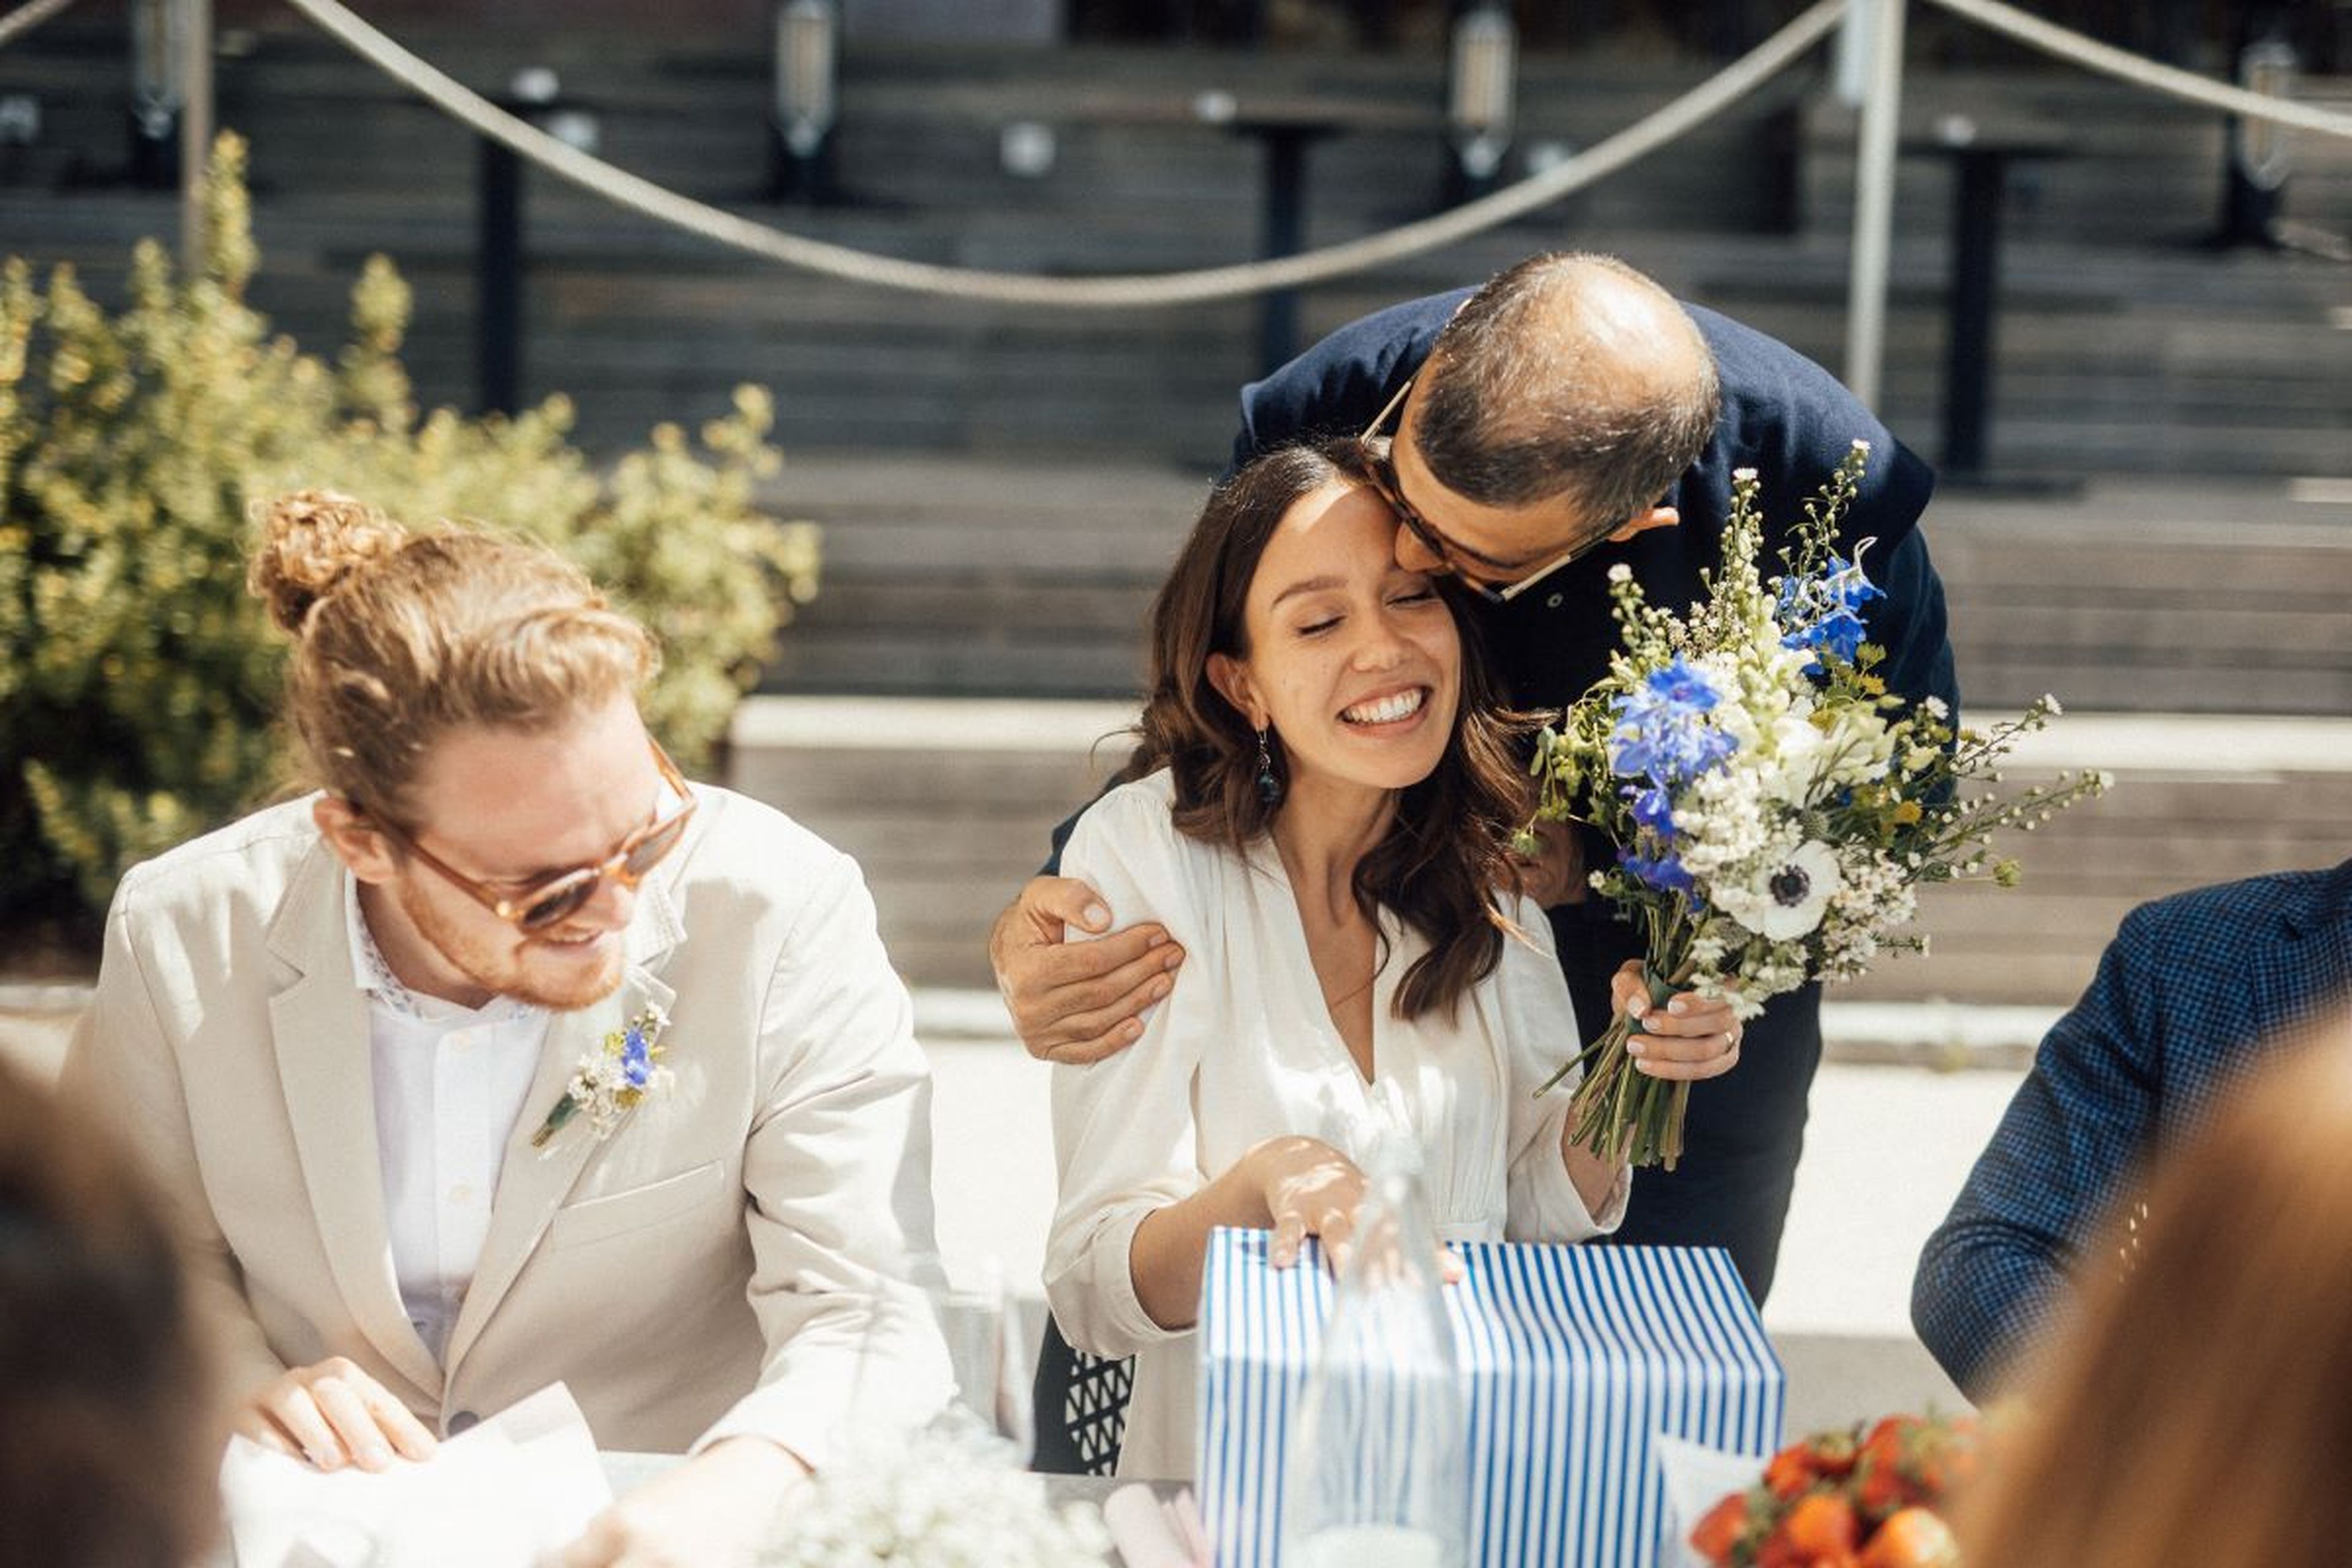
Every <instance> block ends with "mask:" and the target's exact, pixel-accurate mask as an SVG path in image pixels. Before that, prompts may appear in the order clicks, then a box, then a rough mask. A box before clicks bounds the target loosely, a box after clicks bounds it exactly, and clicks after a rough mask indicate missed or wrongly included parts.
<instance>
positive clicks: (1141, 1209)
mask: <svg viewBox="0 0 2352 1568" xmlns="http://www.w3.org/2000/svg"><path fill="white" fill-rule="evenodd" d="M1212 855H1213V851H1209V850H1207V849H1206V848H1205V847H1202V846H1198V845H1194V844H1192V843H1190V842H1189V841H1186V840H1184V839H1182V838H1181V837H1180V836H1179V835H1178V834H1177V832H1176V830H1175V826H1174V825H1173V823H1172V822H1171V819H1170V816H1169V811H1168V806H1167V803H1166V800H1165V798H1164V796H1162V795H1159V794H1157V793H1155V792H1153V791H1151V790H1150V789H1148V788H1147V787H1145V786H1144V785H1140V784H1138V785H1129V786H1126V787H1124V788H1121V789H1118V790H1115V791H1113V792H1112V793H1111V794H1109V795H1106V796H1104V797H1103V798H1102V799H1101V800H1099V801H1097V802H1096V803H1095V805H1093V806H1092V807H1091V808H1089V809H1088V810H1087V813H1086V815H1085V816H1083V817H1081V818H1080V819H1079V821H1078V824H1077V827H1076V830H1075V831H1074V832H1073V833H1072V834H1071V836H1070V841H1069V846H1068V847H1067V848H1066V850H1065V851H1064V852H1063V856H1062V874H1063V875H1064V876H1066V877H1077V878H1080V879H1084V880H1085V881H1086V882H1087V883H1088V884H1089V885H1091V886H1092V887H1093V888H1094V889H1095V890H1096V891H1097V893H1099V894H1101V895H1102V899H1103V901H1104V903H1105V905H1106V906H1107V907H1108V909H1109V910H1110V911H1111V924H1112V927H1113V929H1117V928H1119V927H1123V926H1128V925H1131V924H1133V923H1135V922H1136V921H1146V920H1150V921H1159V922H1160V924H1162V925H1164V926H1165V927H1167V929H1168V933H1169V935H1170V936H1171V938H1172V939H1173V940H1175V941H1176V942H1180V943H1181V944H1182V945H1183V947H1184V950H1185V952H1186V953H1187V954H1188V955H1190V956H1191V957H1192V967H1193V968H1194V969H1196V970H1203V971H1205V964H1204V963H1203V961H1204V960H1206V959H1208V958H1209V957H1210V956H1211V954H1212V953H1213V951H1214V946H1213V942H1212V941H1211V940H1210V939H1211V938H1212V936H1213V931H1212V927H1213V924H1214V923H1215V917H1214V914H1213V900H1214V897H1215V894H1214V889H1213V867H1212V865H1211V863H1210V861H1211V856H1212ZM1072 940H1076V941H1085V940H1089V939H1087V937H1085V936H1084V935H1083V933H1074V934H1073V937H1072ZM1216 979H1217V977H1216V976H1215V975H1213V974H1210V973H1205V972H1203V973H1194V974H1192V976H1191V977H1190V979H1189V980H1188V979H1187V978H1185V977H1184V976H1183V975H1181V974H1180V975H1179V977H1178V979H1177V981H1176V984H1175V986H1174V988H1173V989H1172V990H1171V993H1170V994H1169V996H1168V998H1167V1000H1165V1001H1163V1002H1161V1003H1160V1004H1158V1005H1155V1006H1153V1007H1151V1008H1150V1009H1148V1010H1147V1011H1146V1013H1145V1015H1144V1026H1143V1035H1142V1037H1141V1038H1140V1039H1139V1040H1137V1041H1136V1042H1135V1044H1133V1045H1131V1046H1129V1047H1127V1048H1126V1049H1125V1050H1122V1051H1118V1052H1116V1053H1115V1054H1113V1055H1111V1056H1109V1057H1108V1058H1104V1059H1103V1060H1101V1061H1098V1062H1095V1063H1092V1064H1090V1065H1088V1066H1085V1067H1069V1066H1056V1067H1055V1068H1054V1087H1053V1103H1054V1150H1055V1158H1056V1160H1057V1162H1058V1163H1059V1165H1060V1171H1061V1196H1060V1200H1059V1204H1058V1206H1057V1207H1056V1209H1055V1214H1054V1226H1053V1230H1052V1233H1051V1235H1050V1236H1049V1237H1047V1240H1046V1247H1045V1295H1046V1299H1047V1300H1048V1301H1049V1302H1051V1304H1052V1306H1053V1310H1054V1317H1055V1321H1057V1322H1058V1323H1060V1325H1061V1328H1062V1332H1063V1333H1064V1334H1065V1335H1066V1337H1067V1338H1068V1340H1069V1342H1070V1343H1071V1344H1073V1345H1075V1346H1076V1347H1077V1348H1078V1349H1080V1350H1083V1351H1087V1352H1090V1353H1092V1354H1095V1355H1100V1356H1125V1355H1132V1354H1134V1353H1135V1352H1136V1351H1137V1350H1139V1349H1140V1348H1141V1347H1143V1346H1145V1345H1148V1344H1152V1343H1156V1342H1160V1341H1164V1340H1168V1339H1172V1338H1174V1337H1176V1336H1177V1335H1178V1334H1180V1333H1181V1332H1183V1331H1181V1330H1170V1329H1163V1328H1161V1327H1160V1325H1159V1324H1157V1323H1155V1322H1153V1321H1152V1320H1151V1316H1150V1313H1148V1312H1146V1311H1145V1310H1143V1306H1142V1303H1141V1302H1140V1301H1139V1300H1137V1298H1136V1293H1135V1276H1134V1272H1133V1269H1132V1268H1131V1266H1130V1264H1129V1249H1130V1248H1131V1247H1132V1246H1133V1243H1134V1239H1135V1231H1136V1227H1137V1226H1139V1225H1140V1224H1141V1223H1142V1222H1143V1218H1144V1216H1145V1215H1148V1214H1150V1213H1151V1212H1152V1211H1153V1210H1154V1209H1159V1208H1164V1207H1166V1206H1167V1205H1171V1204H1173V1203H1176V1202H1178V1201H1179V1200H1181V1199H1183V1198H1186V1197H1189V1196H1191V1195H1192V1194H1193V1193H1195V1192H1198V1191H1199V1190H1200V1189H1201V1188H1202V1186H1204V1185H1206V1184H1207V1180H1208V1178H1207V1176H1206V1174H1205V1173H1203V1172H1202V1170H1201V1167H1200V1158H1199V1152H1198V1144H1197V1142H1196V1139H1195V1136H1194V1123H1193V1110H1192V1107H1193V1094H1194V1087H1195V1084H1194V1080H1195V1075H1196V1073H1197V1070H1198V1068H1199V1067H1200V1060H1201V1042H1202V1038H1203V1037H1204V1031H1205V1029H1206V1028H1207V1027H1208V1026H1209V1025H1208V1016H1209V1011H1208V1010H1209V1009H1210V1008H1211V1007H1213V1005H1214V993H1215V989H1216V984H1215V983H1216Z"/></svg>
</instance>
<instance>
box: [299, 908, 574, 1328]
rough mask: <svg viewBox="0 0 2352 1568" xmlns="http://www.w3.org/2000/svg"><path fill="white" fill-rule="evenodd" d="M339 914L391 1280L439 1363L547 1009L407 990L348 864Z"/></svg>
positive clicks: (485, 1224) (477, 1250) (485, 1229)
mask: <svg viewBox="0 0 2352 1568" xmlns="http://www.w3.org/2000/svg"><path fill="white" fill-rule="evenodd" d="M343 910H344V914H345V918H346V920H347V921H348V923H349V925H350V928H351V939H352V973H353V974H355V975H357V976H358V977H359V983H360V989H361V990H362V991H363V992H365V993H366V994H367V999H368V1045H369V1050H370V1065H371V1068H372V1071H373V1081H374V1085H375V1147H376V1159H377V1161H378V1163H380V1165H381V1166H382V1169H383V1207H384V1215H383V1218H384V1229H385V1232H386V1234H387V1235H388V1236H389V1237H390V1238H391V1241H392V1268H393V1276H394V1279H396V1280H398V1282H399V1285H400V1300H401V1303H402V1304H403V1305H404V1307H406V1308H407V1310H408V1321H410V1322H411V1323H413V1324H415V1327H416V1335H417V1337H418V1338H419V1339H421V1340H423V1341H424V1342H425V1349H427V1350H429V1351H431V1352H433V1358H434V1360H436V1361H439V1360H440V1359H442V1352H443V1351H444V1349H445V1347H446V1345H447V1344H448V1342H449V1330H450V1327H451V1326H452V1325H453V1324H455V1323H456V1322H457V1310H458V1309H459V1308H460V1307H462V1306H463V1305H465V1301H466V1287H467V1286H468V1285H470V1284H472V1283H473V1280H474V1267H475V1264H476V1262H477V1261H478V1259H479V1258H481V1256H482V1239H483V1237H486V1236H488V1234H489V1229H490V1205H491V1203H492V1201H493V1200H494V1199H496V1197H497V1196H498V1181H499V1164H500V1163H501V1162H502V1161H503V1160H504V1158H505V1156H506V1147H507V1140H508V1139H509V1137H510V1136H511V1135H512V1134H513V1132H514V1127H515V1123H516V1121H519V1120H520V1118H521V1116H522V1113H523V1111H524V1110H525V1109H526V1108H525V1106H524V1104H523V1100H524V1097H525V1096H526V1095H528V1094H529V1093H530V1081H531V1078H532V1075H533V1074H534V1073H536V1072H537V1071H538V1068H539V1053H540V1049H541V1046H542V1045H543V1044H544V1043H545V1041H546V1039H547V1021H548V1014H547V1010H546V1009H545V1008H543V1007H532V1006H530V1005H526V1004H524V1003H520V1002H517V1001H514V1000H511V999H510V998H508V997H505V996H493V997H491V998H490V1000H489V1001H488V1002H487V1003H485V1004H484V1005H481V1006H480V1007H463V1006H460V1005H457V1003H455V1002H447V1001H444V1000H442V999H441V998H440V997H437V996H426V995H422V994H418V993H416V992H415V991H412V990H410V989H409V988H408V987H407V986H406V985H404V984H401V982H400V979H399V977H398V976H396V975H394V973H393V972H392V966H391V965H390V964H389V963H386V962H385V961H384V957H383V952H381V951H380V950H379V949H378V948H377V946H376V943H375V937H374V935H373V933H372V932H371V931H369V930H368V924H367V917H366V916H365V915H364V914H362V912H361V910H360V900H359V882H358V879H356V878H354V877H352V874H351V873H350V872H349V871H345V872H344V873H343ZM544 1114H545V1110H541V1115H544Z"/></svg>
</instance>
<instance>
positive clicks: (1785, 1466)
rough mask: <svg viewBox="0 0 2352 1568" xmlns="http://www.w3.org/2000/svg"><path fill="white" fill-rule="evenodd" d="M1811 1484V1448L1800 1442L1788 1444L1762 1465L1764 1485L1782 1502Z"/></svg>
mask: <svg viewBox="0 0 2352 1568" xmlns="http://www.w3.org/2000/svg"><path fill="white" fill-rule="evenodd" d="M1812 1484H1813V1459H1812V1450H1811V1449H1810V1448H1808V1447H1805V1445H1804V1444H1802V1443H1791V1444H1790V1445H1789V1446H1788V1447H1785V1448H1783V1449H1781V1450H1780V1452H1779V1453H1777V1454H1775V1455H1773V1456H1772V1458H1770V1459H1769V1460H1768V1461H1767V1462H1766V1464H1765V1466H1764V1485H1765V1486H1766V1487H1767V1488H1769V1489H1770V1490H1771V1493H1772V1495H1773V1496H1774V1497H1776V1498H1779V1499H1780V1500H1781V1501H1782V1502H1786V1501H1788V1500H1790V1498H1792V1497H1795V1496H1796V1495H1797V1494H1798V1493H1799V1492H1801V1491H1803V1490H1804V1489H1806V1488H1808V1487H1810V1486H1811V1485H1812Z"/></svg>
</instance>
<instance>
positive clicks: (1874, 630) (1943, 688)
mask: <svg viewBox="0 0 2352 1568" xmlns="http://www.w3.org/2000/svg"><path fill="white" fill-rule="evenodd" d="M1867 564H1868V566H1869V569H1870V576H1871V578H1872V580H1873V581H1874V582H1876V583H1877V584H1878V585H1879V586H1880V587H1881V588H1883V589H1885V592H1886V597H1885V598H1884V599H1880V600H1877V601H1876V602H1874V604H1872V605H1871V606H1870V607H1869V609H1868V610H1867V611H1865V612H1864V618H1865V620H1866V622H1867V623H1868V625H1869V627H1870V636H1871V637H1872V638H1873V640H1874V641H1875V642H1876V643H1877V644H1878V646H1879V647H1883V648H1885V650H1886V663H1885V665H1884V666H1883V667H1882V668H1881V669H1880V671H1879V673H1880V674H1881V675H1882V676H1884V677H1885V680H1886V686H1887V689H1889V690H1890V691H1894V692H1895V693H1897V694H1898V695H1900V696H1902V697H1905V698H1907V699H1909V700H1911V701H1912V702H1913V703H1914V704H1916V703H1917V702H1918V701H1919V700H1920V699H1921V698H1923V697H1936V698H1940V699H1941V700H1943V703H1944V706H1945V708H1946V709H1947V710H1948V712H1949V715H1950V718H1949V722H1950V723H1951V725H1952V727H1953V728H1954V729H1955V730H1957V729H1958V727H1959V715H1960V679H1959V673H1958V670H1957V669H1955V668H1953V664H1952V641H1951V632H1950V627H1949V624H1948V621H1947V619H1946V616H1945V611H1944V582H1943V579H1942V578H1940V577H1938V576H1937V575H1936V565H1935V563H1934V562H1932V561H1930V560H1929V559H1928V558H1927V537H1926V536H1925V535H1924V534H1922V533H1921V532H1920V531H1918V530H1917V529H1916V528H1915V529H1913V530H1912V531H1910V532H1909V533H1907V534H1906V535H1904V537H1903V541H1902V542H1901V543H1899V544H1897V545H1896V546H1895V548H1894V549H1893V550H1892V551H1890V552H1888V553H1887V556H1886V558H1885V560H1883V561H1874V562H1870V563H1867Z"/></svg>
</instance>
